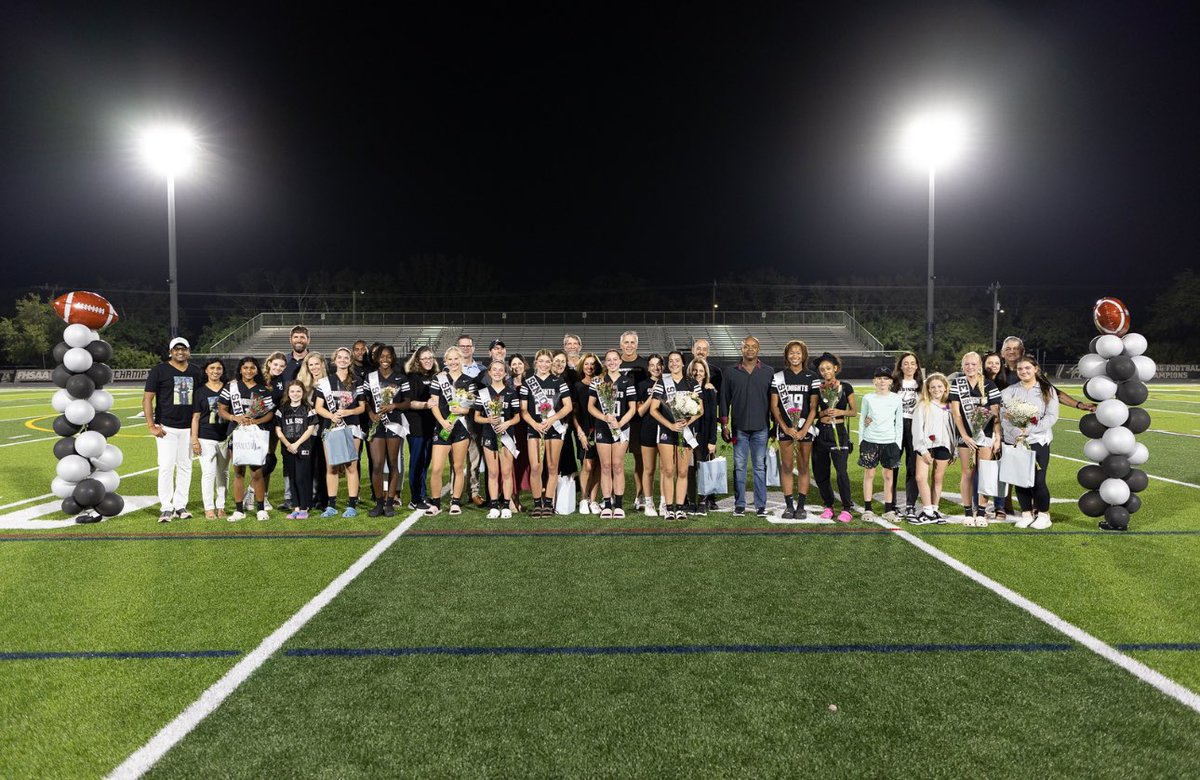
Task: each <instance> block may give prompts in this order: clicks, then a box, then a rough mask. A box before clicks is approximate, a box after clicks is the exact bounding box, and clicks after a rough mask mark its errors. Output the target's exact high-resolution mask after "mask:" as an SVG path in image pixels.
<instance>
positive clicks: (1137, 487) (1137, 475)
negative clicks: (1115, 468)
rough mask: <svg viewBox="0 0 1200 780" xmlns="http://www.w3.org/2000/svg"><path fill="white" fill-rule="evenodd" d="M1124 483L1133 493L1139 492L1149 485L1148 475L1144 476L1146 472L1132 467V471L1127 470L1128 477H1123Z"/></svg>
mask: <svg viewBox="0 0 1200 780" xmlns="http://www.w3.org/2000/svg"><path fill="white" fill-rule="evenodd" d="M1125 484H1126V485H1128V486H1129V489H1130V490H1132V491H1133V492H1134V493H1141V492H1142V491H1143V490H1145V489H1146V488H1147V487H1149V486H1150V477H1148V476H1146V472H1144V471H1142V470H1141V469H1134V470H1133V471H1131V472H1129V476H1128V477H1125ZM1122 503H1124V502H1122Z"/></svg>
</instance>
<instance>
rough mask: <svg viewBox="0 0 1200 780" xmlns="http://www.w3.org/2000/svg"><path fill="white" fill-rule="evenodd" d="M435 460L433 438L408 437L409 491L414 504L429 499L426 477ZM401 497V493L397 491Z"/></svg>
mask: <svg viewBox="0 0 1200 780" xmlns="http://www.w3.org/2000/svg"><path fill="white" fill-rule="evenodd" d="M432 460H433V436H409V437H408V489H409V495H410V497H409V500H410V501H412V502H414V503H415V502H418V501H426V500H428V499H429V496H428V495H427V494H428V492H429V491H428V490H426V488H425V477H426V475H427V472H428V471H429V463H430V461H432ZM396 495H400V491H399V490H397V491H396Z"/></svg>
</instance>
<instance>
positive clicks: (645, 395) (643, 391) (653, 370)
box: [630, 352, 667, 517]
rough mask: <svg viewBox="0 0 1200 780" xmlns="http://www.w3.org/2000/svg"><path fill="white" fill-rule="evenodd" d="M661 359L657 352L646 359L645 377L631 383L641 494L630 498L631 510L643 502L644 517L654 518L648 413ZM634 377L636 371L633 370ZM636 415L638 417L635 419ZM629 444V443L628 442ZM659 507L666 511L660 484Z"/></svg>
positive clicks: (653, 429) (653, 428)
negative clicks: (634, 396) (640, 454)
mask: <svg viewBox="0 0 1200 780" xmlns="http://www.w3.org/2000/svg"><path fill="white" fill-rule="evenodd" d="M662 373H663V359H662V355H659V354H658V353H657V352H656V353H654V354H652V355H650V357H648V358H646V374H647V375H648V377H649V378H647V379H642V380H638V381H637V384H636V386H635V389H636V392H637V415H636V416H635V417H634V422H633V427H634V429H635V430H636V431H637V436H638V451H639V452H641V453H642V474H641V484H640V485H639V486H638V487H639V488H640V490H641V491H642V493H643V494H644V495H639V496H638V497H637V498H636V499H635V501H634V509H637V508H638V506H639V503H638V502H644V503H643V504H642V506H644V508H645V510H646V517H658V512H656V511H654V469H655V467H656V466H657V465H658V422H657V421H655V419H654V418H653V417H651V416H650V403H651V402H652V401H653V400H654V397H653V395H652V391H653V390H654V385H656V384H657V383H658V380H659V379H661V378H662ZM633 376H634V377H636V376H637V374H636V373H633ZM638 418H640V419H638ZM630 446H633V445H632V443H631V444H630ZM634 468H635V469H636V468H637V463H636V462H635V463H634ZM659 487H660V491H659V492H660V497H659V504H658V506H659V508H660V509H661V510H662V511H664V512H665V511H667V508H666V500H665V499H663V498H662V497H661V487H662V486H661V485H660V486H659Z"/></svg>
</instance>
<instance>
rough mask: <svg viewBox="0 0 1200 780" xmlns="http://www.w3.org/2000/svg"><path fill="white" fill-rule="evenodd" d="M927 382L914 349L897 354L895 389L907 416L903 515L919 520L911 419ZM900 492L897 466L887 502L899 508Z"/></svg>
mask: <svg viewBox="0 0 1200 780" xmlns="http://www.w3.org/2000/svg"><path fill="white" fill-rule="evenodd" d="M924 385H925V372H924V371H923V370H922V369H921V359H920V358H919V357H917V354H916V353H915V352H901V353H900V354H899V355H898V356H897V357H896V365H895V367H894V368H893V369H892V388H893V390H894V391H895V392H896V393H897V394H898V395H899V396H900V410H901V413H902V414H903V416H904V440H903V441H902V442H901V443H900V449H901V456H902V458H903V463H904V500H905V504H904V512H903V516H904V518H905V519H906V520H908V521H909V522H912V521H913V520H916V519H917V501H918V499H919V498H920V495H919V491H918V490H917V453H916V451H915V450H914V449H913V442H912V421H913V411H914V410H915V409H916V408H917V401H918V400H919V399H920V397H921V388H922V387H923V386H924ZM899 492H900V468H899V467H897V468H895V469H893V470H892V495H890V496H885V497H884V501H885V502H886V501H888V500H890V501H891V503H892V504H893V505H896V506H897V508H899V505H898V504H897V502H896V494H897V493H899Z"/></svg>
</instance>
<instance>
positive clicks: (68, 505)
mask: <svg viewBox="0 0 1200 780" xmlns="http://www.w3.org/2000/svg"><path fill="white" fill-rule="evenodd" d="M62 511H63V514H66V515H77V514H79V513H80V512H82V511H83V507H81V506H80V505H79V502H77V501H76V500H75V499H73V498H71V497H70V496H67V497H66V498H64V499H63V500H62Z"/></svg>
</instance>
